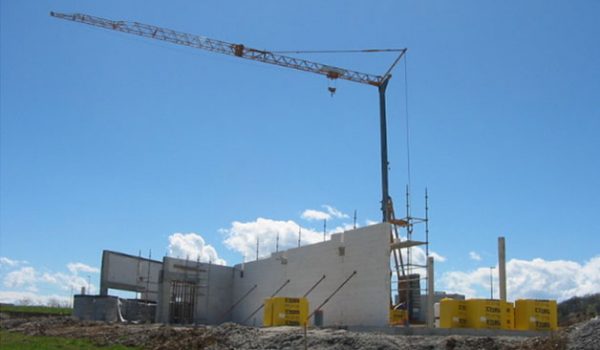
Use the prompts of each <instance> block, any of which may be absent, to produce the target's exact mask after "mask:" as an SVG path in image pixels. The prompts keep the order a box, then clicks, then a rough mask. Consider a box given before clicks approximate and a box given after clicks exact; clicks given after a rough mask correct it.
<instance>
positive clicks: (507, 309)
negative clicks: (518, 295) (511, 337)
mask: <svg viewBox="0 0 600 350" xmlns="http://www.w3.org/2000/svg"><path fill="white" fill-rule="evenodd" d="M501 305H502V329H515V307H514V306H513V303H510V302H502V304H501Z"/></svg>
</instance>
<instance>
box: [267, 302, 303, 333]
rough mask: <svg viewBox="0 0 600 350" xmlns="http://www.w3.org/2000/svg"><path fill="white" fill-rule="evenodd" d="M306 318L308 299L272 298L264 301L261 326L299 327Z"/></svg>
mask: <svg viewBox="0 0 600 350" xmlns="http://www.w3.org/2000/svg"><path fill="white" fill-rule="evenodd" d="M307 317H308V299H306V298H292V297H273V298H269V299H266V300H265V312H264V318H263V325H264V326H266V327H270V326H301V325H304V323H305V322H306V318H307Z"/></svg>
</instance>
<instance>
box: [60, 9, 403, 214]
mask: <svg viewBox="0 0 600 350" xmlns="http://www.w3.org/2000/svg"><path fill="white" fill-rule="evenodd" d="M50 16H52V17H56V18H60V19H64V20H69V21H74V22H79V23H84V24H88V25H91V26H96V27H100V28H105V29H110V30H115V31H118V32H123V33H128V34H134V35H139V36H143V37H147V38H151V39H156V40H163V41H167V42H170V43H173V44H177V45H183V46H190V47H193V48H197V49H203V50H207V51H212V52H218V53H221V54H225V55H230V56H236V57H240V58H245V59H249V60H254V61H259V62H264V63H270V64H274V65H277V66H281V67H286V68H293V69H297V70H300V71H304V72H310V73H315V74H320V75H324V76H326V77H327V78H328V79H331V80H336V79H344V80H349V81H353V82H355V83H360V84H367V85H371V86H375V87H377V89H378V91H379V122H380V143H381V192H382V196H381V212H382V221H383V222H391V223H397V224H398V223H399V224H400V225H401V226H402V225H403V223H402V222H400V221H401V220H395V219H394V218H393V216H394V214H393V205H392V199H391V197H390V195H389V185H388V167H389V162H388V149H387V122H386V107H385V105H386V103H385V91H386V88H387V85H388V83H389V81H390V78H391V77H392V74H391V72H392V70H393V69H394V67H395V66H396V64H397V63H398V62H399V61H400V59H401V58H402V57H403V56H404V55H405V53H406V51H407V49H406V48H403V49H387V50H362V51H363V52H376V51H396V52H398V53H399V54H398V56H397V57H396V59H395V60H394V61H393V63H392V64H391V66H390V67H389V68H388V70H387V71H386V72H385V73H384V74H383V75H374V74H367V73H361V72H357V71H353V70H349V69H345V68H339V67H335V66H331V65H325V64H321V63H317V62H313V61H309V60H305V59H301V58H296V57H290V56H285V55H281V54H277V53H275V52H271V51H265V50H257V49H253V48H250V47H247V46H245V45H243V44H232V43H228V42H225V41H221V40H215V39H210V38H206V37H204V36H200V35H194V34H188V33H184V32H179V31H175V30H172V29H167V28H162V27H157V26H153V25H149V24H144V23H138V22H130V21H113V20H109V19H105V18H101V17H96V16H90V15H86V14H81V13H72V14H65V13H58V12H50ZM329 91H330V92H331V93H332V94H333V93H334V92H335V88H332V87H330V88H329Z"/></svg>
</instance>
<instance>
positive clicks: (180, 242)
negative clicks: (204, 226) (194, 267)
mask: <svg viewBox="0 0 600 350" xmlns="http://www.w3.org/2000/svg"><path fill="white" fill-rule="evenodd" d="M168 254H169V256H172V257H175V258H181V259H190V260H194V261H196V260H200V261H202V262H209V261H210V262H211V263H213V264H218V265H226V264H227V262H226V261H225V260H223V259H221V258H219V255H218V254H217V250H216V249H215V248H214V247H213V246H211V245H210V244H206V242H205V241H204V238H202V236H200V235H199V234H197V233H193V232H192V233H174V234H172V235H170V236H169V247H168Z"/></svg>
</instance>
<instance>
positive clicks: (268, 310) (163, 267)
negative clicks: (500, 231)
mask: <svg viewBox="0 0 600 350" xmlns="http://www.w3.org/2000/svg"><path fill="white" fill-rule="evenodd" d="M51 16H53V17H56V18H59V19H63V20H69V21H74V22H79V23H83V24H87V25H91V26H97V27H101V28H105V29H109V30H114V31H119V32H124V33H128V34H132V35H138V36H144V37H148V38H152V39H155V40H162V41H167V42H171V43H173V44H177V45H184V46H190V47H194V48H197V49H203V50H208V51H212V52H216V53H220V54H226V55H232V56H236V57H240V58H244V59H249V60H254V61H259V62H264V63H268V64H274V65H278V66H282V67H286V68H292V69H296V70H300V71H304V72H309V73H314V74H318V75H324V76H326V77H327V78H328V79H330V80H337V79H344V80H348V81H352V82H356V83H360V84H367V85H371V86H374V87H376V88H377V89H378V91H379V111H380V132H381V134H380V140H381V188H382V196H381V213H382V223H381V224H378V225H373V226H368V227H365V228H360V229H355V230H350V231H345V232H341V233H336V234H332V235H331V236H330V239H329V240H324V242H322V243H316V244H311V245H306V246H300V244H299V246H298V247H297V248H294V249H288V250H285V251H277V252H275V253H273V254H272V255H271V256H270V257H269V258H267V259H258V255H257V260H256V261H251V262H247V263H244V264H238V265H235V266H231V267H229V266H219V265H214V264H210V263H208V264H207V263H201V262H200V261H197V262H194V261H188V260H182V259H175V258H170V257H165V258H164V259H163V260H162V261H155V260H150V259H144V258H141V257H135V256H130V255H126V254H122V253H119V252H111V251H104V252H103V255H102V269H101V277H100V295H97V296H94V295H77V296H75V303H74V308H75V310H74V315H75V316H76V317H78V318H79V319H82V320H101V321H108V322H126V321H130V322H131V321H136V322H159V323H166V324H209V325H210V324H220V323H223V322H235V323H237V324H241V325H247V326H283V325H288V326H289V325H292V326H309V325H310V326H318V327H344V328H346V327H373V328H374V329H377V328H383V327H388V326H401V327H407V328H409V327H410V326H411V324H417V325H425V326H426V327H427V328H429V329H435V328H447V329H448V328H450V329H452V328H471V329H487V330H490V329H493V330H498V331H500V330H503V331H514V330H520V331H552V330H556V329H557V316H556V301H547V300H518V301H517V302H516V308H515V305H514V304H513V303H511V302H508V301H507V300H506V272H505V270H506V267H505V265H506V263H505V253H504V251H505V247H504V238H503V237H501V238H500V239H499V243H498V252H499V254H498V257H499V273H500V278H499V280H500V298H499V299H498V300H484V299H482V300H479V299H478V300H468V301H464V296H460V295H459V296H455V299H456V300H455V299H452V298H447V295H445V293H443V292H439V293H436V291H435V286H434V259H433V257H431V256H429V249H428V245H429V239H430V237H429V228H428V223H429V219H428V204H427V193H426V194H425V210H424V217H423V218H419V217H413V216H410V213H411V210H410V197H409V195H410V194H409V193H408V191H407V193H406V207H407V210H406V212H407V215H406V216H405V217H402V218H399V217H396V215H395V212H394V205H393V202H392V198H391V196H390V194H389V179H388V168H389V162H388V149H387V129H386V99H385V93H386V87H387V85H388V83H389V81H390V79H391V77H392V74H391V73H392V71H393V69H394V67H395V66H396V65H397V64H398V62H399V61H400V60H401V59H402V57H403V56H404V55H405V53H406V51H407V49H398V50H390V49H384V50H385V51H397V53H398V55H397V57H396V58H395V60H394V61H393V63H392V64H391V66H390V67H389V68H388V70H387V71H386V72H385V73H384V74H382V75H372V74H366V73H361V72H356V71H351V70H347V69H344V68H339V67H334V66H330V65H324V64H321V63H316V62H312V61H307V60H303V59H298V58H292V57H289V56H284V55H280V54H276V53H273V52H269V51H264V50H256V49H253V48H249V47H246V46H244V45H242V44H231V43H227V42H223V41H219V40H215V39H209V38H205V37H200V36H196V35H192V34H187V33H182V32H176V31H173V30H169V29H165V28H161V27H156V26H152V25H147V24H141V23H137V22H125V21H112V20H108V19H103V18H99V17H94V16H90V15H84V14H62V13H54V12H52V13H51ZM371 51H373V50H371ZM329 91H330V93H331V94H334V93H335V88H334V87H329ZM415 226H422V227H423V229H422V230H420V231H419V230H417V229H416V228H415ZM417 232H421V237H415V235H416V233H417ZM298 241H299V243H300V237H298ZM257 244H258V242H257ZM415 247H422V249H423V248H424V251H425V256H427V260H426V262H425V263H424V264H423V263H422V262H421V264H418V263H415V262H414V261H413V260H412V257H411V251H413V248H415ZM390 261H391V263H390ZM390 266H391V268H390ZM110 289H115V290H125V291H133V292H136V293H139V295H140V298H139V299H137V300H121V299H120V298H118V297H111V296H110V295H109V293H108V291H109V290H110Z"/></svg>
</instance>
